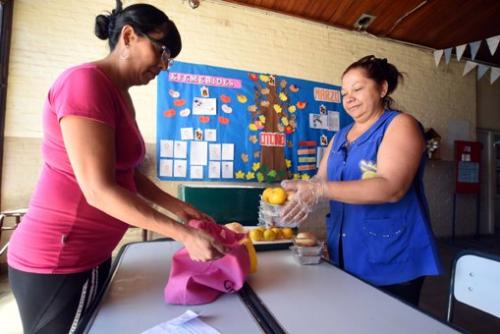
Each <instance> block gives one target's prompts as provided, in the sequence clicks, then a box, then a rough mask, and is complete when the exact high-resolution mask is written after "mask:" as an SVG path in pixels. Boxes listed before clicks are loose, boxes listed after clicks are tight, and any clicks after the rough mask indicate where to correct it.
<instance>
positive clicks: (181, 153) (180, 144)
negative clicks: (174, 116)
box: [174, 140, 187, 159]
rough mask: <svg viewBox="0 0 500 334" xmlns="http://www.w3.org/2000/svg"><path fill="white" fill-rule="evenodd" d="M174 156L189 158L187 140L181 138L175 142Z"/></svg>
mask: <svg viewBox="0 0 500 334" xmlns="http://www.w3.org/2000/svg"><path fill="white" fill-rule="evenodd" d="M174 158H180V159H186V158H187V142H185V141H179V140H176V141H175V142H174Z"/></svg>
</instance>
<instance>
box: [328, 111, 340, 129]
mask: <svg viewBox="0 0 500 334" xmlns="http://www.w3.org/2000/svg"><path fill="white" fill-rule="evenodd" d="M339 129H340V114H339V112H338V111H328V130H329V131H339Z"/></svg>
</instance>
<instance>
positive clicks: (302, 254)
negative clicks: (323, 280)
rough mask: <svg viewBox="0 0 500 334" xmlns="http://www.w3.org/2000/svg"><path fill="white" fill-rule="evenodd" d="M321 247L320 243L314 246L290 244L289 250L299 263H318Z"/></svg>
mask: <svg viewBox="0 0 500 334" xmlns="http://www.w3.org/2000/svg"><path fill="white" fill-rule="evenodd" d="M318 248H319V249H318ZM321 248H322V245H321V246H314V247H300V246H291V247H290V250H291V251H292V253H293V257H294V258H295V260H297V262H298V263H300V264H319V263H320V262H321Z"/></svg>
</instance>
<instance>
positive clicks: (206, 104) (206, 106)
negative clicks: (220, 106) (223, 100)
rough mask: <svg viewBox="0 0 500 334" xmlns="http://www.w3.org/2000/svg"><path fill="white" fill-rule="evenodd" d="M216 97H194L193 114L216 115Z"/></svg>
mask: <svg viewBox="0 0 500 334" xmlns="http://www.w3.org/2000/svg"><path fill="white" fill-rule="evenodd" d="M216 114H217V99H215V98H204V97H195V98H194V99H193V115H216Z"/></svg>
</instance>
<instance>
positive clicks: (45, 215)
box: [8, 64, 145, 274]
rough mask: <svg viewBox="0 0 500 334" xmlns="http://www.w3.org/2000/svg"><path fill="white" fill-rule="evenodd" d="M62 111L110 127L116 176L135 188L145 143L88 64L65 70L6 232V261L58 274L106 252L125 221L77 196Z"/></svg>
mask: <svg viewBox="0 0 500 334" xmlns="http://www.w3.org/2000/svg"><path fill="white" fill-rule="evenodd" d="M68 115H76V116H82V117H86V118H89V119H93V120H96V121H98V122H102V123H105V124H107V125H109V126H110V127H111V128H113V129H114V131H115V151H116V153H115V154H116V157H115V168H116V173H115V177H116V182H117V183H118V184H119V185H120V186H122V187H124V188H126V189H128V190H130V191H132V192H137V190H136V186H135V182H134V171H135V168H136V166H137V165H138V164H139V163H140V162H141V161H142V159H143V158H144V153H145V147H144V141H143V139H142V136H141V134H140V132H139V129H138V127H137V124H136V122H135V119H134V117H133V116H132V113H131V112H130V111H129V110H128V106H127V104H126V103H125V99H124V97H123V95H122V94H121V92H120V91H119V89H118V87H116V86H115V85H114V84H113V82H112V81H111V80H110V79H109V78H108V77H107V76H106V74H105V73H104V72H103V71H102V70H100V69H99V68H98V67H97V66H96V65H94V64H83V65H80V66H76V67H73V68H70V69H68V70H66V71H65V72H64V73H63V74H62V75H61V76H60V77H59V78H58V79H57V80H56V82H55V83H54V85H53V86H52V88H51V89H50V91H49V94H48V96H47V99H46V101H45V106H44V112H43V128H44V138H43V142H42V155H43V160H44V165H43V169H42V172H41V175H40V179H39V181H38V184H37V187H36V189H35V192H34V193H33V195H32V198H31V201H30V204H29V209H28V212H27V214H26V215H25V216H24V218H23V220H22V223H21V224H20V225H19V226H18V228H17V229H16V231H15V232H14V233H13V235H12V237H11V239H10V244H9V251H8V263H9V265H10V266H12V267H13V268H16V269H18V270H22V271H27V272H34V273H61V274H62V273H75V272H81V271H85V270H88V269H90V268H93V267H95V266H97V265H99V264H100V263H102V262H103V261H105V260H106V259H108V258H109V257H110V256H111V252H112V251H113V249H114V248H115V247H116V245H117V244H118V242H119V241H120V239H121V238H122V236H123V234H124V233H125V231H126V230H127V228H128V225H127V224H125V223H123V222H121V221H119V220H117V219H115V218H113V217H111V216H109V215H107V214H105V213H104V212H102V211H100V210H98V209H96V208H94V207H92V206H90V205H89V204H88V203H87V201H86V200H85V197H84V196H83V193H82V191H81V190H80V187H79V186H78V183H77V182H76V178H75V175H74V173H73V169H72V167H71V164H70V161H69V159H68V155H67V152H66V149H65V147H64V142H63V138H62V134H61V127H60V124H59V121H60V120H61V118H63V117H64V116H68Z"/></svg>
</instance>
